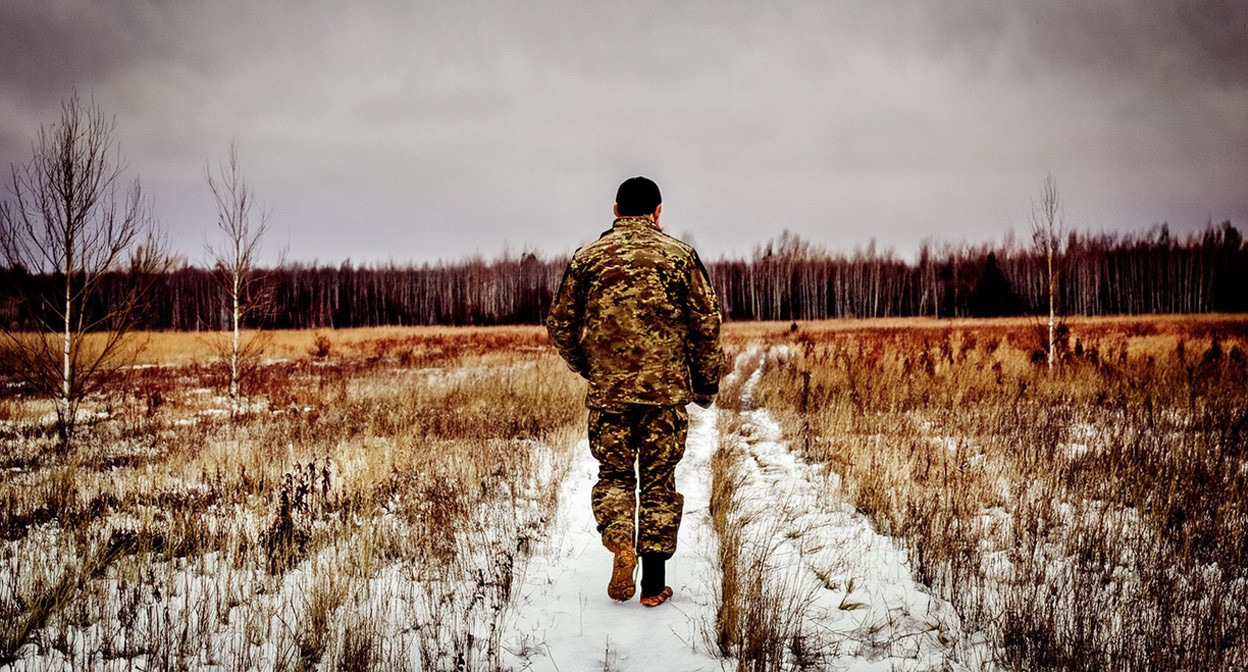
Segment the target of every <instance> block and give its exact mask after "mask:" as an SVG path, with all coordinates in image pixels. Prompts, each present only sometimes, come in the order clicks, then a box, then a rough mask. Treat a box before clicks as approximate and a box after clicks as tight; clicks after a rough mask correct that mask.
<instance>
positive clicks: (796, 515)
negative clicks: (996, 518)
mask: <svg viewBox="0 0 1248 672" xmlns="http://www.w3.org/2000/svg"><path fill="white" fill-rule="evenodd" d="M765 360H766V357H765V356H763V353H762V352H760V351H759V350H757V349H756V350H753V351H749V352H747V353H745V354H743V355H741V356H739V357H738V358H737V369H736V370H735V371H734V373H735V374H736V375H742V373H743V370H742V369H743V368H745V367H748V366H750V363H753V366H754V368H753V370H752V371H751V372H750V373H749V377H748V379H747V380H746V382H745V384H744V385H743V391H742V401H743V408H745V409H746V410H744V411H742V412H741V420H742V424H741V426H740V429H739V433H738V434H733V435H731V436H727V437H724V439H723V440H724V441H740V442H741V443H742V447H743V448H744V452H745V455H746V457H745V459H744V465H743V466H744V469H745V474H746V478H745V482H744V483H743V484H742V485H741V487H740V488H739V490H738V493H739V494H740V501H741V502H742V506H743V507H748V508H749V509H750V510H749V511H748V514H747V516H746V517H747V518H748V519H752V520H751V522H750V523H748V526H749V527H750V528H753V529H752V530H751V529H747V530H746V532H747V534H746V535H745V536H746V538H747V539H748V538H751V535H752V536H753V539H754V540H755V541H756V542H760V543H763V544H765V545H767V548H768V549H769V550H768V552H769V553H770V556H769V558H768V559H769V563H768V566H769V567H772V568H774V569H775V571H778V572H786V573H790V574H787V575H786V578H785V584H786V585H790V586H794V587H795V589H796V590H797V591H798V593H799V594H800V596H801V598H802V601H801V603H803V604H805V605H806V606H805V609H804V614H803V618H802V624H801V626H800V627H801V632H802V636H803V637H804V639H805V641H804V646H805V649H806V651H807V652H811V651H814V652H815V653H814V654H813V655H814V657H815V659H816V662H817V664H818V667H820V668H828V669H836V670H852V671H854V672H867V671H871V672H875V671H880V672H883V671H889V672H892V671H894V670H914V671H918V670H951V669H952V670H965V669H976V670H978V669H983V668H984V665H983V664H982V663H981V662H980V660H982V659H983V658H984V657H986V655H987V650H986V647H985V646H983V645H982V644H980V643H978V639H975V643H969V642H970V640H971V638H966V637H964V636H963V633H962V632H961V624H960V619H959V618H958V615H957V613H956V611H955V610H954V609H953V607H952V606H951V605H950V604H949V603H948V602H946V601H944V600H942V599H940V598H939V597H937V596H935V595H933V594H931V592H930V591H929V590H928V589H927V587H926V586H923V585H922V584H920V583H918V582H916V581H915V580H914V579H913V578H912V575H911V572H910V568H909V565H908V563H907V562H906V553H905V551H904V550H903V549H902V548H901V547H900V545H899V543H898V542H897V541H895V540H894V539H893V538H891V537H887V536H884V535H881V534H879V533H877V532H876V531H875V529H874V527H873V526H872V525H871V522H870V521H869V520H868V519H867V518H866V517H865V516H863V515H862V514H860V513H858V512H857V511H856V510H855V509H854V507H853V506H852V505H851V504H850V503H849V501H848V498H847V496H846V493H845V492H844V489H843V486H842V483H841V478H840V476H839V475H838V474H836V473H835V472H832V471H830V470H828V469H826V468H825V467H821V466H819V465H814V464H810V463H807V462H805V461H804V460H802V459H801V458H800V457H798V456H797V455H795V454H794V453H793V452H792V451H790V450H789V448H788V446H787V445H786V443H785V442H784V439H783V433H782V431H781V428H780V425H779V424H778V423H777V422H776V420H775V418H773V417H772V415H771V414H770V413H769V412H768V411H767V410H766V409H762V408H757V407H754V404H753V393H754V389H755V387H756V386H757V384H758V381H759V379H760V378H761V376H762V373H763V366H764V362H765ZM968 663H969V664H968Z"/></svg>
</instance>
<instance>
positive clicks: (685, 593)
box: [504, 406, 734, 672]
mask: <svg viewBox="0 0 1248 672" xmlns="http://www.w3.org/2000/svg"><path fill="white" fill-rule="evenodd" d="M717 413H718V411H717V409H715V408H711V409H710V410H702V409H700V408H698V407H696V406H690V408H689V436H688V440H687V442H686V444H685V456H684V458H683V459H682V460H681V461H680V465H679V466H678V467H677V469H676V489H677V490H678V491H679V492H681V493H682V494H684V496H685V512H684V518H683V520H682V523H681V526H680V536H679V540H678V542H677V551H676V555H675V556H674V557H673V558H672V560H671V561H669V562H668V563H667V564H668V567H667V583H668V585H670V586H671V587H672V590H673V591H674V593H675V595H674V597H673V598H672V600H671V601H670V602H668V603H667V604H665V605H663V606H661V607H659V608H656V609H646V608H645V607H643V606H641V605H640V604H639V603H638V602H637V598H636V597H635V596H634V598H633V599H632V600H631V601H629V602H622V603H617V602H613V601H612V600H611V599H610V598H608V597H607V581H608V579H609V578H610V576H611V553H610V552H609V551H607V550H606V549H605V548H603V546H602V542H601V541H600V540H599V536H598V531H597V530H596V529H595V524H594V518H593V514H592V512H591V511H590V507H589V502H590V488H591V487H593V484H594V481H595V480H596V479H597V476H598V463H597V462H596V461H595V460H594V458H593V457H592V456H590V454H589V447H588V444H587V443H586V442H585V441H582V442H581V445H580V446H578V447H577V449H576V454H577V456H578V457H577V458H576V463H575V464H573V465H572V468H571V470H570V474H569V476H568V479H567V481H566V482H565V483H564V486H563V489H562V491H561V492H560V495H559V509H558V512H557V513H556V519H555V521H554V524H553V525H552V526H551V528H550V529H552V530H553V533H552V535H551V536H550V537H549V538H548V539H547V540H546V544H548V546H547V547H546V548H542V549H538V550H537V551H536V552H535V553H534V554H533V557H532V558H530V560H529V562H528V566H527V568H526V571H525V575H524V578H523V580H522V581H521V583H520V589H519V596H518V598H517V600H516V602H515V604H514V605H513V606H512V610H513V611H512V614H513V618H512V622H513V626H512V631H513V633H514V634H513V635H511V636H509V637H508V638H507V639H506V640H505V642H504V646H505V647H506V648H507V649H508V650H509V653H510V654H511V655H512V656H513V657H514V658H513V660H512V662H511V665H512V666H514V667H515V669H517V670H526V669H527V670H534V671H543V672H544V671H546V670H551V671H554V672H579V671H581V670H613V671H619V672H629V671H632V670H638V671H645V672H656V671H659V670H663V671H665V672H666V671H668V670H670V671H673V672H683V671H693V670H719V669H721V668H724V667H727V668H729V669H731V668H732V667H734V666H733V665H732V663H731V661H728V662H726V663H725V662H723V661H721V660H720V658H719V657H718V656H717V655H716V654H714V653H711V652H710V651H709V650H710V648H711V646H710V645H709V644H708V641H710V635H709V633H710V632H711V631H712V629H713V627H714V621H715V606H716V602H717V600H716V597H715V595H716V593H715V591H716V590H717V589H718V584H719V576H720V575H719V569H718V567H717V564H716V563H715V561H714V560H713V558H715V557H716V555H717V547H716V545H715V544H716V541H715V534H714V532H713V531H712V530H711V525H710V514H709V511H708V503H709V501H710V479H711V471H710V459H711V455H712V454H713V453H714V452H715V449H716V447H717V445H718V434H717V432H716V416H717Z"/></svg>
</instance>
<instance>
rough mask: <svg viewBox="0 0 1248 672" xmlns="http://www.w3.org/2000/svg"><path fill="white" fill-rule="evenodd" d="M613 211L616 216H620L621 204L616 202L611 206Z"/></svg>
mask: <svg viewBox="0 0 1248 672" xmlns="http://www.w3.org/2000/svg"><path fill="white" fill-rule="evenodd" d="M611 211H612V212H614V213H615V216H616V217H619V216H620V204H619V203H616V204H615V205H613V206H611Z"/></svg>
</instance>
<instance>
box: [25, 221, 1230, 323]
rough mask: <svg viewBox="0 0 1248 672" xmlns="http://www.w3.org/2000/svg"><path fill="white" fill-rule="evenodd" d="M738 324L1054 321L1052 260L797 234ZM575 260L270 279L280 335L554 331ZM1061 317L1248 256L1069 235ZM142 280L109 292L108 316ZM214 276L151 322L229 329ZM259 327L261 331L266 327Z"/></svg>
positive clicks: (723, 290) (155, 300)
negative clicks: (546, 321) (550, 314)
mask: <svg viewBox="0 0 1248 672" xmlns="http://www.w3.org/2000/svg"><path fill="white" fill-rule="evenodd" d="M707 261H708V263H707V264H706V265H707V268H708V271H709V273H710V275H711V278H712V281H713V282H714V284H715V288H716V290H717V291H718V293H719V297H720V302H721V304H722V307H723V311H724V314H725V316H726V317H727V319H729V320H815V319H825V318H842V317H859V318H864V317H897V316H929V317H966V316H982V317H991V316H1004V315H1021V314H1038V313H1041V312H1045V313H1047V305H1048V303H1047V301H1048V285H1047V281H1046V276H1045V270H1046V264H1045V259H1044V257H1043V256H1042V255H1041V254H1039V253H1038V252H1037V251H1036V250H1035V249H1034V248H1033V247H1031V246H1023V245H1016V244H981V245H977V246H972V245H966V244H925V245H923V246H922V248H921V249H920V251H919V253H918V255H917V257H916V258H915V259H913V260H908V259H903V258H900V257H898V256H897V255H895V254H893V253H891V252H887V251H884V252H881V251H878V250H876V249H875V248H874V245H872V246H869V247H867V248H866V249H865V250H859V251H856V252H854V253H852V254H843V253H836V252H830V251H828V250H826V249H824V248H822V247H820V246H818V245H816V244H814V243H811V242H809V241H806V240H803V239H801V238H799V237H797V236H795V235H792V234H790V233H787V232H786V233H785V234H783V235H782V236H780V237H779V238H777V239H774V240H772V241H771V242H768V243H766V244H764V245H760V246H758V247H757V248H756V249H755V251H754V253H753V255H752V256H751V258H749V259H720V260H716V261H710V260H707ZM566 264H567V259H566V258H562V257H561V258H551V259H543V258H541V257H538V256H536V255H534V254H522V255H519V256H514V255H504V256H502V257H501V258H496V259H492V260H485V259H480V258H473V259H467V260H462V261H457V262H442V263H437V264H425V265H421V266H397V265H372V266H352V265H349V264H342V265H340V266H329V265H321V266H309V265H301V264H287V265H284V266H282V267H280V268H275V269H266V270H261V271H259V272H258V273H260V274H261V276H262V280H263V282H261V283H258V284H259V285H260V286H262V287H263V288H264V290H263V291H265V294H266V301H265V303H266V304H267V307H268V309H267V310H266V311H264V313H263V314H261V315H258V316H256V317H254V318H253V321H261V322H263V326H266V327H269V328H294V329H307V328H316V329H329V328H344V327H364V326H381V325H488V324H536V323H540V322H541V321H542V319H543V317H544V316H545V314H546V310H547V309H548V308H549V306H550V302H551V299H552V297H553V296H554V293H555V291H556V289H557V288H558V284H559V282H560V279H561V278H562V275H563V270H564V267H565V265H566ZM1057 275H1058V300H1057V309H1058V312H1059V313H1060V314H1077V315H1105V314H1138V313H1201V312H1244V311H1248V246H1246V245H1245V241H1244V238H1243V235H1242V234H1241V232H1240V231H1239V230H1238V229H1237V228H1235V227H1234V226H1233V225H1232V224H1231V223H1230V222H1229V221H1228V222H1223V223H1222V224H1220V225H1210V226H1208V227H1207V228H1206V229H1205V230H1204V231H1203V232H1201V233H1198V234H1194V235H1190V236H1185V237H1182V238H1178V237H1174V236H1171V234H1170V232H1169V230H1168V229H1167V227H1165V226H1162V227H1157V228H1155V229H1154V230H1152V231H1150V232H1148V233H1146V234H1132V235H1115V234H1095V235H1094V234H1084V233H1071V234H1069V235H1068V236H1066V237H1065V239H1064V242H1063V245H1062V250H1061V254H1060V256H1059V259H1058V274H1057ZM0 276H3V278H0V286H3V287H5V288H7V289H6V294H5V295H4V298H3V300H2V301H0V320H4V321H5V323H6V324H8V325H10V326H13V327H17V328H19V329H20V328H22V327H23V326H24V325H26V324H32V323H31V322H30V320H29V317H30V315H31V314H32V311H39V310H44V309H45V307H44V305H43V298H42V297H44V296H46V290H47V289H48V288H49V283H48V282H47V280H48V279H49V278H48V277H47V276H31V275H29V274H25V273H23V272H22V270H21V269H13V268H6V269H3V270H0ZM132 281H133V279H132V278H129V277H127V276H126V274H125V273H121V272H119V273H116V274H114V275H113V276H112V277H110V278H108V281H107V282H104V283H101V289H100V291H99V292H98V295H97V296H95V297H93V301H92V305H91V306H90V307H89V309H88V310H89V311H92V312H96V313H102V312H103V311H104V310H105V309H106V308H107V307H108V305H109V302H110V300H113V297H114V296H122V295H123V292H122V291H121V289H122V288H123V287H125V286H126V285H127V284H128V283H130V282H132ZM222 294H223V292H222V290H221V288H220V285H219V284H218V283H217V282H216V281H215V280H214V274H213V271H212V270H211V269H206V268H200V267H195V266H189V265H188V266H183V267H180V268H176V269H174V270H172V271H169V272H167V273H165V274H164V275H163V276H161V277H159V278H157V281H156V283H155V285H154V291H153V293H152V295H151V296H150V300H149V302H148V305H147V311H146V319H145V326H147V327H148V328H153V329H176V330H221V329H224V328H226V325H227V324H228V323H229V310H228V307H227V306H225V305H224V304H223V301H222ZM253 326H256V325H253Z"/></svg>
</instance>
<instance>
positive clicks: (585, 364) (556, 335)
mask: <svg viewBox="0 0 1248 672" xmlns="http://www.w3.org/2000/svg"><path fill="white" fill-rule="evenodd" d="M578 275H579V274H578V273H577V269H576V268H575V260H573V261H571V262H568V267H567V269H566V270H564V272H563V280H562V281H561V282H560V283H559V291H558V293H556V294H555V300H554V302H553V303H551V305H550V312H548V313H547V314H546V333H547V334H549V335H550V341H551V343H554V345H555V349H556V350H558V351H559V356H560V357H563V361H565V362H567V363H568V368H570V369H572V370H573V371H575V372H577V373H579V374H580V375H581V377H582V378H589V361H588V359H587V358H586V357H585V351H584V350H582V349H581V329H582V327H583V326H584V322H583V320H584V313H585V293H584V290H583V288H582V287H581V282H580V279H579V277H578Z"/></svg>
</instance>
